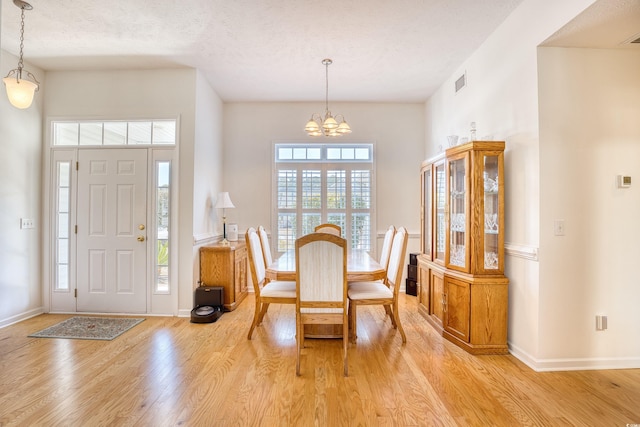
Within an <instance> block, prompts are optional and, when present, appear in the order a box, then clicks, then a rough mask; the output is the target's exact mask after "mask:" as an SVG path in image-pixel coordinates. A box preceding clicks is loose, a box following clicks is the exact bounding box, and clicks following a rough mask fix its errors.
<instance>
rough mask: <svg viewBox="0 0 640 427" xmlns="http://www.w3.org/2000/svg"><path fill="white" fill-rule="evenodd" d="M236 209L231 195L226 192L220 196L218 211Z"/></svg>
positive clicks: (217, 205)
mask: <svg viewBox="0 0 640 427" xmlns="http://www.w3.org/2000/svg"><path fill="white" fill-rule="evenodd" d="M228 208H235V206H234V205H233V202H232V201H231V198H230V197H229V193H228V192H226V191H224V192H222V193H219V194H218V201H217V202H216V209H228Z"/></svg>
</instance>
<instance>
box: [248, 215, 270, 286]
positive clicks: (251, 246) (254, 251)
mask: <svg viewBox="0 0 640 427" xmlns="http://www.w3.org/2000/svg"><path fill="white" fill-rule="evenodd" d="M245 241H246V243H247V252H248V254H249V267H250V268H251V278H252V280H253V290H254V292H255V293H256V295H257V296H259V295H260V289H261V288H262V286H263V285H264V279H265V275H266V267H265V263H264V257H263V255H262V243H261V242H260V237H259V236H258V232H257V231H256V229H255V228H253V227H249V229H248V230H247V232H246V233H245Z"/></svg>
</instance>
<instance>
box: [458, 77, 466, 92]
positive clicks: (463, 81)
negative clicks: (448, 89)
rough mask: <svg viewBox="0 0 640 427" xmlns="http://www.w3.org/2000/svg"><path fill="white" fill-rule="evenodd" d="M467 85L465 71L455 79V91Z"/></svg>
mask: <svg viewBox="0 0 640 427" xmlns="http://www.w3.org/2000/svg"><path fill="white" fill-rule="evenodd" d="M466 85H467V73H464V74H463V75H461V76H460V77H458V80H456V93H458V92H460V90H462V88H463V87H465V86H466Z"/></svg>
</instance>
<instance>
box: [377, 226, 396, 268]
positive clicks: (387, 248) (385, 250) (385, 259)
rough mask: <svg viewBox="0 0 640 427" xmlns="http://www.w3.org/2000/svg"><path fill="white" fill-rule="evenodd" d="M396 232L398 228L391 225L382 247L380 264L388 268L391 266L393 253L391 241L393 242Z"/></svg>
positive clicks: (385, 234)
mask: <svg viewBox="0 0 640 427" xmlns="http://www.w3.org/2000/svg"><path fill="white" fill-rule="evenodd" d="M395 234H396V228H395V227H394V226H393V225H390V226H389V228H388V229H387V232H386V233H384V240H383V242H382V249H381V250H380V265H381V266H382V267H383V268H384V269H385V270H386V269H387V267H388V266H389V255H391V243H393V236H395Z"/></svg>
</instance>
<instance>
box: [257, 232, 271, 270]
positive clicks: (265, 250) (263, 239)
mask: <svg viewBox="0 0 640 427" xmlns="http://www.w3.org/2000/svg"><path fill="white" fill-rule="evenodd" d="M258 235H259V236H260V243H261V244H262V258H263V259H264V266H265V268H267V267H269V266H270V265H271V264H272V263H273V257H272V256H271V245H270V244H269V236H268V235H267V230H265V229H264V227H263V226H259V227H258Z"/></svg>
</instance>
